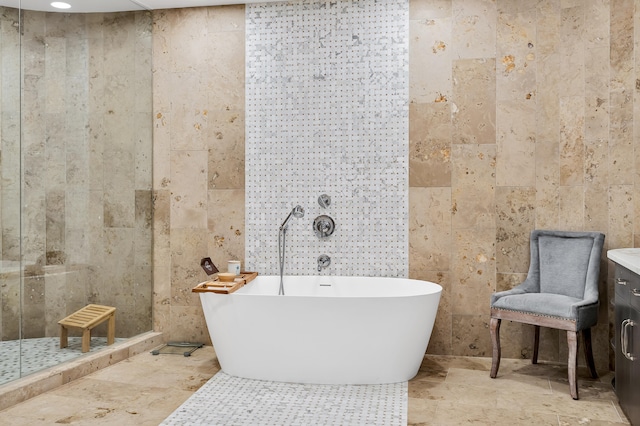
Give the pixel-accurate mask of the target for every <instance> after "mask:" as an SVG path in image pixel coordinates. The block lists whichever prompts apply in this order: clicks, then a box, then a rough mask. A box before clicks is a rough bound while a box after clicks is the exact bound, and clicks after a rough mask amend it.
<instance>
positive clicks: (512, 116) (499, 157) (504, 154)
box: [496, 99, 536, 186]
mask: <svg viewBox="0 0 640 426" xmlns="http://www.w3.org/2000/svg"><path fill="white" fill-rule="evenodd" d="M535 109H536V106H535V103H534V102H531V100H526V99H522V100H514V101H498V105H497V112H496V134H497V147H496V185H497V186H534V185H535V181H536V175H535V173H536V169H535V167H531V164H535V163H534V161H535V156H536V150H535V148H536V146H535V145H536V121H535V120H536V114H535Z"/></svg>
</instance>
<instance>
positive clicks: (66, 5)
mask: <svg viewBox="0 0 640 426" xmlns="http://www.w3.org/2000/svg"><path fill="white" fill-rule="evenodd" d="M51 6H53V7H55V8H56V9H69V8H70V7H71V5H70V4H69V3H63V2H61V1H54V2H53V3H51Z"/></svg>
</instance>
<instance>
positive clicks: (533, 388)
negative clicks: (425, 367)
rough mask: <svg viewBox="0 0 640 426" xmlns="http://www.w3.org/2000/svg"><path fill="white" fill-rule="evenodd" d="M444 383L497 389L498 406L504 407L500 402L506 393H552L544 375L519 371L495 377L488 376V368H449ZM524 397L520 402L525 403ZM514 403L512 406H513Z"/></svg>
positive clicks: (521, 394)
mask: <svg viewBox="0 0 640 426" xmlns="http://www.w3.org/2000/svg"><path fill="white" fill-rule="evenodd" d="M446 383H448V384H451V385H456V384H460V385H462V384H466V385H468V386H478V387H484V388H486V389H498V390H499V394H498V406H499V407H501V406H503V407H506V406H507V405H503V404H501V403H500V402H501V401H502V400H503V399H504V398H505V396H506V395H510V394H512V393H514V392H519V393H520V395H519V396H520V397H522V396H523V395H548V396H551V395H552V390H551V386H550V384H549V379H547V378H546V377H535V376H530V375H525V374H519V373H508V374H500V372H498V376H497V377H496V378H495V379H492V378H491V377H489V369H487V370H485V371H481V370H472V371H470V370H465V369H460V368H450V369H449V374H448V375H447V380H446ZM526 399H527V398H524V400H525V401H524V402H522V403H521V404H526ZM515 407H516V405H514V406H513V408H515Z"/></svg>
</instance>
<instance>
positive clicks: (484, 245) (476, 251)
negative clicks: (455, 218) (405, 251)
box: [451, 228, 496, 353]
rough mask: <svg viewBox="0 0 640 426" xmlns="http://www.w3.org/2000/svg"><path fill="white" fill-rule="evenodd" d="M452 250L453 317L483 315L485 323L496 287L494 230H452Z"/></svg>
mask: <svg viewBox="0 0 640 426" xmlns="http://www.w3.org/2000/svg"><path fill="white" fill-rule="evenodd" d="M453 247H454V248H453V258H454V259H458V262H456V263H455V264H454V265H453V266H452V271H451V290H452V291H451V298H452V301H453V300H455V303H453V304H452V305H453V314H454V315H455V314H458V315H487V318H486V320H487V321H488V320H489V318H488V309H489V299H490V296H491V293H493V292H494V291H495V288H496V282H495V273H496V253H495V230H494V229H491V228H487V229H464V230H456V231H455V233H454V240H453ZM454 330H455V325H454ZM454 353H455V352H454Z"/></svg>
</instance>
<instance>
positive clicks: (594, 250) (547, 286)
mask: <svg viewBox="0 0 640 426" xmlns="http://www.w3.org/2000/svg"><path fill="white" fill-rule="evenodd" d="M530 245H531V261H530V265H529V273H528V274H527V278H526V280H525V281H524V282H523V283H522V284H520V285H518V286H517V287H515V288H513V289H511V290H508V291H501V292H498V293H494V294H493V295H491V327H490V328H491V340H492V343H493V363H492V365H491V377H492V378H495V377H496V375H497V374H498V368H499V367H500V321H501V320H503V319H504V320H509V321H517V322H522V323H526V324H533V325H534V326H535V329H534V335H535V341H534V346H533V359H532V362H533V363H534V364H536V363H537V362H538V346H539V343H540V327H541V326H542V327H550V328H557V329H560V330H566V332H567V343H568V346H569V360H568V370H569V371H568V373H569V387H570V391H571V396H572V397H573V399H578V379H577V376H576V368H577V365H578V358H577V351H578V333H579V332H582V336H583V340H584V349H585V356H586V358H587V364H588V366H589V370H590V372H591V376H592V377H593V378H597V377H598V374H597V372H596V369H595V364H594V362H593V352H592V349H591V327H593V326H594V325H595V324H596V323H597V322H598V276H599V272H600V256H601V254H602V247H603V245H604V234H601V233H599V232H562V231H543V230H535V231H532V232H531V242H530Z"/></svg>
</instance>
